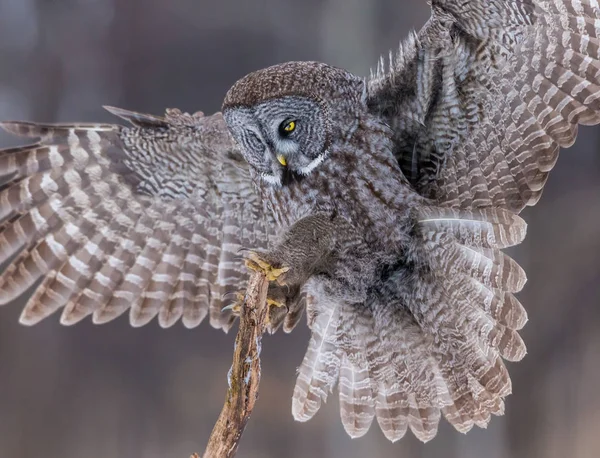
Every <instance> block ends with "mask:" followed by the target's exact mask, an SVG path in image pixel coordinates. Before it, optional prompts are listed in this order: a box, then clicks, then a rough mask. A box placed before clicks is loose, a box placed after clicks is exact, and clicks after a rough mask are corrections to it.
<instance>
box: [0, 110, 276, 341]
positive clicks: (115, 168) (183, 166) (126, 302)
mask: <svg viewBox="0 0 600 458" xmlns="http://www.w3.org/2000/svg"><path fill="white" fill-rule="evenodd" d="M109 111H111V112H112V113H113V114H115V115H117V116H120V117H121V118H124V119H126V120H128V121H129V122H131V124H132V126H131V127H125V126H120V125H111V124H107V125H91V124H90V125H83V124H73V125H42V124H33V123H26V122H5V123H2V124H1V126H2V127H4V129H6V130H7V131H9V132H12V133H15V134H18V135H22V136H26V137H33V138H37V139H39V140H38V141H37V142H36V143H33V144H30V145H28V146H21V147H17V148H10V149H4V150H0V263H3V262H5V261H7V260H9V259H11V258H12V263H11V264H10V266H9V267H8V268H7V269H6V270H5V271H4V272H3V273H2V275H1V276H0V305H1V304H6V303H8V302H10V301H12V300H13V299H15V298H17V297H19V296H20V295H22V294H23V293H25V292H26V291H27V290H29V289H30V287H32V286H34V285H37V286H36V288H35V292H34V294H33V296H32V297H31V298H30V299H29V301H28V303H27V305H26V307H25V309H24V311H23V314H22V315H21V322H23V323H25V324H34V323H37V322H38V321H39V320H41V319H42V318H45V317H46V316H48V315H50V314H51V313H53V312H55V311H57V310H58V309H60V308H63V307H64V309H63V313H62V317H61V322H62V323H63V324H73V323H76V322H78V321H79V320H81V319H83V318H84V317H85V316H88V315H90V314H93V319H94V322H96V323H103V322H106V321H109V320H112V319H114V318H116V317H117V316H119V315H121V314H122V313H124V312H125V311H127V310H128V309H129V311H130V321H131V323H132V324H133V325H135V326H141V325H143V324H146V323H147V322H149V321H150V320H151V319H152V318H154V317H155V316H157V315H158V321H159V323H160V325H161V326H163V327H167V326H171V325H172V324H174V323H175V322H176V321H177V320H179V319H182V321H183V324H184V325H185V326H187V327H193V326H196V325H198V324H199V323H200V322H201V321H202V320H203V318H204V317H205V316H206V315H207V314H209V317H210V323H211V324H212V325H213V326H214V327H217V328H224V329H225V330H227V329H228V328H229V327H230V326H231V325H232V323H233V320H234V317H233V316H232V314H231V312H230V311H225V312H222V311H221V309H222V307H223V305H225V304H226V303H224V302H223V296H224V294H225V293H228V292H230V291H231V290H239V289H243V288H244V283H245V280H246V277H247V274H246V271H245V267H244V265H243V261H242V259H241V256H240V255H239V253H238V249H239V248H240V247H248V248H260V247H266V245H267V243H268V241H269V238H270V236H271V233H270V231H271V230H272V227H273V222H272V221H271V219H270V217H269V214H268V213H267V212H264V211H263V205H262V200H261V198H260V196H259V195H257V193H256V191H255V190H254V187H253V184H252V181H251V178H250V175H249V170H248V166H247V164H246V162H245V161H244V160H243V158H242V156H241V155H240V153H239V151H238V150H237V148H236V147H235V145H234V143H233V140H232V139H231V137H230V135H229V132H228V130H227V128H226V125H225V122H224V120H223V118H222V116H221V115H220V114H219V113H217V114H215V115H213V116H207V117H204V116H203V115H202V114H201V113H197V114H195V115H188V114H184V113H181V112H180V111H179V110H167V114H166V116H165V117H157V116H151V115H145V114H141V113H135V112H130V111H125V110H121V109H116V108H109ZM230 302H233V301H230ZM209 312H210V313H209Z"/></svg>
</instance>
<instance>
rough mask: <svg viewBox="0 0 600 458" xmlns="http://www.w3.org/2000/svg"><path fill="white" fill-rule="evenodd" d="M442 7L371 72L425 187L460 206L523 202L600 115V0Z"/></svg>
mask: <svg viewBox="0 0 600 458" xmlns="http://www.w3.org/2000/svg"><path fill="white" fill-rule="evenodd" d="M431 3H432V11H433V13H432V17H431V19H430V20H429V22H428V23H427V24H426V26H425V27H424V28H423V29H422V30H421V31H420V32H419V33H418V34H413V35H411V36H410V37H409V38H408V39H407V40H406V41H405V42H404V43H403V45H402V46H401V48H400V52H399V53H398V54H397V55H395V56H392V58H391V63H390V68H389V69H388V70H386V69H384V64H383V62H382V63H381V65H380V68H379V69H378V72H377V74H376V75H374V76H373V77H372V78H371V80H370V81H369V86H368V101H369V105H370V107H371V110H372V111H373V112H374V113H376V114H377V115H379V116H381V118H382V120H383V121H384V122H385V123H387V124H389V126H390V127H391V128H392V130H393V135H394V144H395V155H396V157H397V158H398V160H399V162H400V164H401V167H402V170H403V172H404V174H405V175H406V176H407V178H408V179H409V180H410V181H411V183H412V184H413V186H414V187H415V189H416V190H417V191H418V192H419V193H420V194H422V195H424V196H426V197H429V198H433V199H435V200H436V201H437V202H438V203H439V204H441V205H444V206H452V207H458V208H464V209H468V208H472V207H501V208H506V209H509V210H511V211H513V212H520V211H521V210H522V209H523V208H524V207H525V206H527V205H534V204H535V203H536V202H537V201H538V199H539V198H540V196H541V193H542V188H543V186H544V184H545V183H546V180H547V178H548V173H549V171H550V170H551V169H552V167H553V166H554V165H555V163H556V160H557V157H558V152H559V148H560V147H568V146H570V145H571V144H572V143H573V142H574V141H575V137H576V134H577V125H578V124H586V125H591V124H597V123H599V122H600V9H599V7H598V2H597V1H595V0H473V1H459V0H433V1H432V2H431Z"/></svg>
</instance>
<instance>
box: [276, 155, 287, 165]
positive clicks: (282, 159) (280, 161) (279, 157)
mask: <svg viewBox="0 0 600 458" xmlns="http://www.w3.org/2000/svg"><path fill="white" fill-rule="evenodd" d="M277 160H278V161H279V163H280V164H281V165H283V166H284V167H285V166H287V160H286V159H285V156H284V155H283V154H278V155H277Z"/></svg>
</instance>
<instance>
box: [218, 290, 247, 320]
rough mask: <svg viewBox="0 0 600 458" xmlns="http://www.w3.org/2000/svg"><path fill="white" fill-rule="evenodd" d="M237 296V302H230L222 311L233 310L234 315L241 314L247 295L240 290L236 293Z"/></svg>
mask: <svg viewBox="0 0 600 458" xmlns="http://www.w3.org/2000/svg"><path fill="white" fill-rule="evenodd" d="M235 297H236V300H235V302H234V303H233V304H229V305H227V306H225V307H223V308H222V309H221V312H226V311H228V310H231V311H232V312H233V314H234V315H236V316H240V313H241V312H242V305H244V300H245V299H246V295H245V294H244V293H243V292H240V291H238V292H236V293H235Z"/></svg>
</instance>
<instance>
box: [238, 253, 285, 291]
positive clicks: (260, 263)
mask: <svg viewBox="0 0 600 458" xmlns="http://www.w3.org/2000/svg"><path fill="white" fill-rule="evenodd" d="M245 264H246V267H248V268H249V269H251V270H254V271H255V272H262V273H263V274H265V276H266V277H267V280H269V281H271V282H272V281H276V282H277V283H278V284H280V285H284V284H285V282H284V281H283V278H282V276H283V275H284V274H285V273H286V272H287V271H288V270H290V268H289V267H274V266H273V265H272V264H271V263H270V262H269V261H266V260H265V259H264V258H263V257H261V255H260V254H258V253H257V252H256V251H250V252H248V254H247V255H246V261H245Z"/></svg>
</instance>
